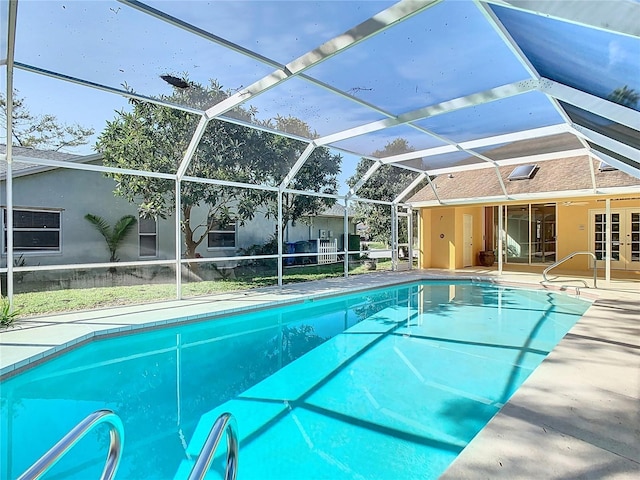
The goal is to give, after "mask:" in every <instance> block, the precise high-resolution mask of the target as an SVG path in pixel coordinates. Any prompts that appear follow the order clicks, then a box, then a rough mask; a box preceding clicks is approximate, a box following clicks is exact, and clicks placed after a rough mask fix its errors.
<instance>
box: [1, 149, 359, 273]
mask: <svg viewBox="0 0 640 480" xmlns="http://www.w3.org/2000/svg"><path fill="white" fill-rule="evenodd" d="M5 152H6V147H5V146H4V145H0V154H4V153H5ZM12 157H13V164H12V172H13V179H14V180H13V206H14V252H15V256H16V257H18V256H21V258H22V260H21V261H23V262H24V264H25V265H27V266H34V265H42V266H44V265H64V264H83V263H103V262H108V260H109V253H108V250H107V248H106V245H105V241H104V239H103V237H102V236H101V235H100V233H99V232H98V231H97V230H96V229H95V228H94V227H93V226H92V225H91V224H90V223H89V222H88V221H87V220H86V219H85V218H84V216H85V215H86V214H87V213H92V214H95V215H98V216H100V217H102V218H104V219H105V220H106V221H107V222H108V223H109V224H110V225H113V224H114V223H115V222H116V221H117V220H118V219H119V218H121V217H122V216H123V215H127V214H132V215H136V216H137V215H138V214H137V208H136V206H135V205H134V204H132V203H130V202H128V201H127V200H126V199H124V198H121V197H117V196H115V195H114V193H113V191H114V189H115V186H116V184H115V181H114V180H113V179H111V178H108V177H106V176H105V175H104V173H102V172H100V171H92V170H87V169H77V168H60V167H58V166H57V165H58V164H55V163H54V162H52V161H55V162H70V163H83V164H85V165H86V166H87V167H86V168H90V167H89V166H90V165H100V164H101V156H100V155H99V154H94V155H87V156H79V155H72V154H67V153H61V152H51V151H46V152H45V151H38V150H33V149H29V148H22V147H13V155H12ZM46 163H49V165H47V164H46ZM6 167H7V164H6V162H0V195H1V196H2V197H1V198H2V204H1V207H2V211H3V215H2V230H3V232H4V234H3V236H2V266H6V251H7V245H6V203H4V202H6V181H5V178H6ZM206 216H207V209H206V208H204V207H199V208H195V209H194V211H193V212H192V218H193V219H200V220H201V221H203V222H205V221H206ZM138 220H139V221H138V223H137V227H136V231H135V234H133V235H129V236H128V237H127V238H125V240H124V241H123V244H122V246H121V247H120V248H119V249H118V252H117V253H118V257H119V259H120V260H121V261H123V262H124V261H139V260H171V259H175V255H176V253H175V252H176V247H175V242H176V222H175V217H174V216H173V215H169V216H167V218H158V219H143V218H139V219H138ZM276 224H277V221H276V220H274V219H268V218H266V217H264V216H263V215H260V214H259V213H258V214H257V215H256V216H255V217H254V219H253V220H251V221H247V222H245V224H244V225H240V224H239V223H235V222H232V223H230V224H228V225H221V226H220V227H219V228H218V229H217V230H213V231H211V232H209V233H208V235H207V238H206V239H205V240H204V241H203V242H202V244H201V245H200V246H199V247H198V249H197V254H199V256H202V257H205V258H206V257H225V256H235V255H237V254H238V251H240V250H242V249H247V248H249V247H250V246H252V245H256V244H258V245H261V244H264V243H266V242H267V241H268V240H269V239H270V238H272V237H273V235H274V234H275V233H276V232H277V229H276ZM349 228H350V229H351V233H353V232H354V231H355V225H354V224H352V223H350V224H349ZM200 231H204V230H203V229H202V227H201V228H200ZM343 231H344V208H343V207H340V206H335V207H332V208H331V209H328V210H327V212H326V214H321V215H318V216H314V217H309V218H303V219H300V220H298V221H297V222H296V224H295V225H290V226H289V227H288V228H287V230H286V232H285V235H286V236H285V241H288V242H297V241H302V240H315V239H316V238H327V239H333V238H335V239H337V240H338V244H339V246H341V245H342V240H341V239H342V235H343Z"/></svg>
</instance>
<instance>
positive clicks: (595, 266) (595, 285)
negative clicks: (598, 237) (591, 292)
mask: <svg viewBox="0 0 640 480" xmlns="http://www.w3.org/2000/svg"><path fill="white" fill-rule="evenodd" d="M576 255H591V256H592V257H593V288H598V264H597V261H598V258H597V257H596V255H595V254H594V253H593V252H573V253H570V254H569V255H567V256H566V257H564V258H563V259H562V260H558V261H557V262H555V263H554V264H553V265H550V266H548V267H547V268H545V269H544V271H543V272H542V278H544V280H543V282H548V283H551V282H553V281H554V280H549V279H548V278H547V273H548V272H549V271H550V270H551V269H552V268H555V267H557V266H558V265H560V264H561V263H563V262H565V261H567V260H569V259H571V258H573V257H575V256H576ZM576 281H578V282H582V283H584V286H585V287H588V286H589V285H587V282H585V281H584V280H582V279H579V278H576Z"/></svg>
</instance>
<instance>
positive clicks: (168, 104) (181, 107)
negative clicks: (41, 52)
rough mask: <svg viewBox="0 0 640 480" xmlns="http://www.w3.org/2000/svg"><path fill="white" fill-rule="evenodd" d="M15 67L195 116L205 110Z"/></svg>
mask: <svg viewBox="0 0 640 480" xmlns="http://www.w3.org/2000/svg"><path fill="white" fill-rule="evenodd" d="M15 67H16V68H17V69H18V70H23V71H25V72H29V73H35V74H37V75H44V76H46V77H50V78H55V79H56V80H63V81H65V82H70V83H75V84H77V85H81V86H83V87H89V88H93V89H95V90H101V91H103V92H107V93H115V94H116V95H120V96H122V97H126V98H131V99H134V100H140V101H142V102H148V103H153V104H155V105H160V106H162V107H170V108H175V109H176V110H181V111H183V112H187V113H193V114H195V115H203V114H204V110H200V109H197V108H192V107H187V106H184V105H179V104H177V103H171V102H167V101H164V100H160V99H157V98H153V97H147V96H145V95H140V94H138V93H135V92H131V91H129V90H122V89H120V88H114V87H109V86H107V85H102V84H100V83H95V82H90V81H88V80H83V79H81V78H77V77H72V76H70V75H65V74H63V73H58V72H54V71H52V70H46V69H44V68H40V67H36V66H34V65H29V64H27V63H21V62H15Z"/></svg>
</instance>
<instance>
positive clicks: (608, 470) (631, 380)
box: [0, 269, 640, 479]
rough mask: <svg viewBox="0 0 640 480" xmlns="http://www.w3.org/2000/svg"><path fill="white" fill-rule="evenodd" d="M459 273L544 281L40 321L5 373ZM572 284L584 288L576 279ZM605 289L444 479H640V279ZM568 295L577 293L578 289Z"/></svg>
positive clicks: (380, 279) (14, 344)
mask: <svg viewBox="0 0 640 480" xmlns="http://www.w3.org/2000/svg"><path fill="white" fill-rule="evenodd" d="M451 277H454V278H461V277H464V278H474V279H484V280H490V281H495V282H498V283H505V284H511V285H521V286H529V287H534V288H541V287H540V283H539V282H540V276H539V275H534V274H526V273H509V274H504V275H501V276H499V275H498V274H497V272H495V271H491V270H481V269H466V270H462V271H457V272H449V271H438V270H428V271H427V270H425V271H411V272H395V273H382V272H380V273H373V274H369V275H360V276H354V277H350V278H349V279H347V280H345V279H341V278H339V279H328V280H322V281H317V282H309V283H306V284H295V285H290V286H285V287H283V288H276V287H272V288H267V289H261V290H255V291H247V292H236V293H228V294H221V295H215V296H210V297H200V298H196V299H189V300H181V301H168V302H160V303H154V304H148V305H139V306H130V307H119V308H111V309H102V310H93V311H89V312H78V313H68V314H62V315H53V316H47V317H34V318H31V319H24V320H22V321H21V322H20V324H19V327H18V328H15V329H12V330H8V331H3V332H2V333H0V368H1V370H0V373H1V374H2V375H7V374H8V375H11V374H12V373H13V372H15V371H19V370H20V369H21V368H23V367H25V366H28V365H29V364H31V363H33V362H41V361H44V360H45V359H46V357H48V356H49V355H51V354H56V353H58V352H60V351H61V350H64V349H65V348H67V347H69V346H72V345H74V344H78V343H82V342H84V341H88V340H90V339H91V338H92V337H94V336H98V335H104V334H113V333H116V334H117V333H121V332H126V331H129V330H132V329H136V328H143V326H145V327H146V326H149V325H162V324H168V323H173V322H176V321H194V320H198V319H201V318H204V317H206V316H210V315H211V314H212V313H220V314H225V313H230V312H237V311H241V310H246V309H252V308H260V307H264V306H267V305H273V304H277V303H282V302H291V301H302V300H303V299H305V298H308V297H309V296H310V295H314V296H315V295H334V294H338V293H344V292H346V291H348V292H354V291H357V290H361V289H370V288H375V287H380V286H385V285H389V284H394V283H399V282H410V281H415V280H418V279H422V278H451ZM559 280H562V279H559ZM562 283H563V282H559V283H557V284H555V285H562ZM564 283H566V284H567V285H578V284H576V283H575V282H569V281H568V279H567V281H566V282H564ZM599 286H600V287H601V288H599V289H597V290H594V289H592V288H581V289H580V293H581V296H583V297H585V298H589V299H591V300H594V303H593V305H592V306H591V307H590V308H589V309H588V310H587V312H586V313H585V315H584V316H583V317H582V319H581V320H580V321H579V322H578V323H577V324H576V325H575V326H574V327H573V328H572V329H571V330H570V331H569V333H568V334H567V335H566V336H565V338H564V339H563V340H562V341H561V342H560V344H559V345H558V346H557V347H556V348H555V349H554V350H553V351H552V352H551V354H550V355H549V356H548V357H547V359H546V360H545V361H544V362H543V363H542V365H541V366H540V367H538V369H537V370H536V371H535V372H534V373H533V374H532V375H531V376H530V377H529V378H528V379H527V381H526V382H525V383H524V384H523V385H522V387H521V388H520V389H519V390H518V391H517V392H516V393H515V395H514V396H513V397H512V399H511V400H510V401H509V402H508V403H507V404H506V405H505V406H504V408H503V409H502V410H501V411H500V412H499V413H498V414H497V415H496V416H495V417H494V418H493V420H491V422H490V423H489V424H488V425H487V427H486V428H485V429H483V430H482V431H481V432H480V433H479V434H478V436H477V437H476V438H475V439H474V440H473V441H472V442H471V443H470V444H469V445H468V446H467V448H465V449H464V450H463V452H462V453H461V454H460V456H459V457H458V458H457V459H456V461H455V462H454V463H453V465H452V466H451V467H450V468H449V469H448V470H447V471H446V472H445V474H444V475H443V476H442V478H446V479H463V478H474V479H475V478H487V479H489V478H505V479H518V478H522V479H531V478H536V479H537V478H539V479H604V478H611V479H626V478H636V477H638V476H639V475H640V409H639V408H640V403H639V399H640V282H638V281H635V282H634V281H612V282H610V283H609V284H606V283H604V282H601V283H599ZM552 288H560V287H552ZM567 290H568V291H569V292H570V293H574V294H575V292H576V291H575V289H574V288H571V287H568V288H567Z"/></svg>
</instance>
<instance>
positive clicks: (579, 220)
mask: <svg viewBox="0 0 640 480" xmlns="http://www.w3.org/2000/svg"><path fill="white" fill-rule="evenodd" d="M605 198H606V197H604V196H598V197H586V198H585V197H578V198H562V199H557V198H555V199H554V198H548V199H536V200H535V201H532V202H531V203H556V204H557V207H556V232H557V233H556V258H557V259H558V260H560V259H561V258H563V257H565V256H567V255H569V254H570V253H572V252H576V251H592V250H593V245H591V239H590V228H591V224H590V222H591V214H590V210H604V208H605ZM513 203H518V204H524V203H527V202H522V201H519V202H513ZM494 205H495V204H486V205H465V206H459V207H430V208H422V209H421V210H420V215H421V222H422V223H421V225H422V229H421V232H420V235H421V237H420V245H421V249H422V257H421V258H422V261H421V267H422V268H445V269H456V268H462V256H463V249H462V242H463V239H462V234H463V218H464V215H465V214H469V215H472V216H473V264H474V265H477V264H478V252H480V251H481V250H482V249H483V233H484V224H483V217H482V211H483V208H484V207H485V206H494ZM620 208H638V209H640V199H638V195H637V194H636V195H617V196H615V197H613V199H612V201H611V209H612V210H615V209H620ZM441 235H443V236H444V237H443V238H441ZM589 258H590V257H588V256H586V255H580V256H576V257H575V258H573V259H571V260H568V261H567V262H566V263H564V264H563V265H562V270H572V271H584V272H585V273H586V272H590V271H591V270H590V269H591V263H590V260H589ZM522 267H523V265H518V268H519V269H522ZM525 267H526V266H525ZM531 267H534V268H533V269H534V270H536V271H538V270H539V269H540V267H541V265H540V264H538V265H532V266H531ZM505 268H507V269H508V268H509V267H508V265H505Z"/></svg>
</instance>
